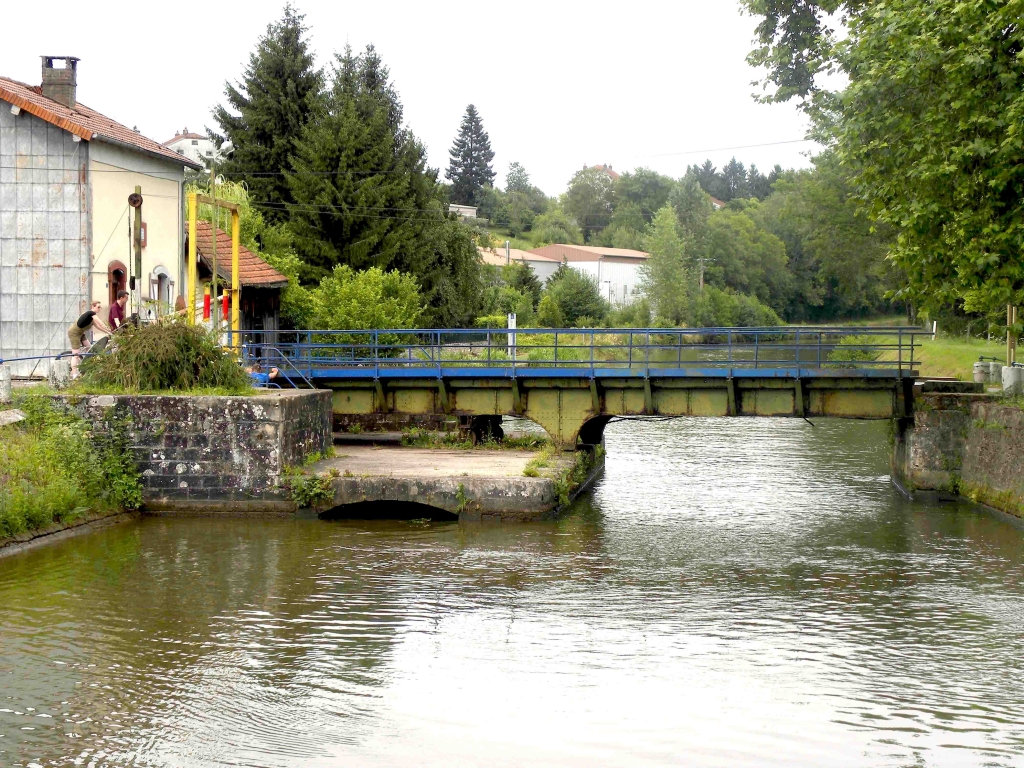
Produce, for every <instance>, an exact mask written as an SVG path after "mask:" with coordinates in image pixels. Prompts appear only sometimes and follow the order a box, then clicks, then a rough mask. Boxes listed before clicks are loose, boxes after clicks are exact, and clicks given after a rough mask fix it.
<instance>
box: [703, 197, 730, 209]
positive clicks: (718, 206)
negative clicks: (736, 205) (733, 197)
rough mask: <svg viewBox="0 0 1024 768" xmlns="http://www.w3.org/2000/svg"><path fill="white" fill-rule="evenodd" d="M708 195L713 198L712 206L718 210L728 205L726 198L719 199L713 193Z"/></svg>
mask: <svg viewBox="0 0 1024 768" xmlns="http://www.w3.org/2000/svg"><path fill="white" fill-rule="evenodd" d="M708 197H710V198H711V207H712V208H714V209H715V210H716V211H720V210H722V209H723V208H725V206H727V205H728V203H726V202H725V201H724V200H719V199H718V198H717V197H712V196H711V195H708Z"/></svg>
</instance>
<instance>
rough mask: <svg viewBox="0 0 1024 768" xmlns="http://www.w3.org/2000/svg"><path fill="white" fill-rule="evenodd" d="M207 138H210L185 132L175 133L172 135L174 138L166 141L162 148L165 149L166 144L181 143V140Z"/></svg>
mask: <svg viewBox="0 0 1024 768" xmlns="http://www.w3.org/2000/svg"><path fill="white" fill-rule="evenodd" d="M208 138H210V137H209V136H203V135H202V134H199V133H189V132H188V131H186V132H185V133H176V134H174V138H173V139H168V140H167V141H165V142H164V146H165V147H166V146H167V145H168V144H173V143H174V142H176V141H181V140H182V139H208Z"/></svg>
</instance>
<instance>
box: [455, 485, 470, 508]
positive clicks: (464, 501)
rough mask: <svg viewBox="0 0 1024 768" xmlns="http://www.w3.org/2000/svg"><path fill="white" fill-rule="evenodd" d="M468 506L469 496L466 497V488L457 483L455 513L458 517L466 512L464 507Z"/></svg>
mask: <svg viewBox="0 0 1024 768" xmlns="http://www.w3.org/2000/svg"><path fill="white" fill-rule="evenodd" d="M468 504H469V496H467V495H466V486H465V485H463V484H462V483H459V488H458V490H457V491H456V492H455V511H456V512H458V513H459V514H460V515H461V514H462V513H463V512H465V511H466V506H467V505H468Z"/></svg>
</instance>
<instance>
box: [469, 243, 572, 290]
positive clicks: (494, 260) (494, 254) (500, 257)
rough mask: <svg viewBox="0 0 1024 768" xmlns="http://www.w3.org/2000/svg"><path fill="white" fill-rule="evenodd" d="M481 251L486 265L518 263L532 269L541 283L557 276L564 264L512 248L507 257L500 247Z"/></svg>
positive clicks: (481, 257)
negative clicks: (554, 275) (556, 273)
mask: <svg viewBox="0 0 1024 768" xmlns="http://www.w3.org/2000/svg"><path fill="white" fill-rule="evenodd" d="M479 250H480V259H481V260H482V261H483V263H484V264H494V265H495V266H499V267H501V266H504V265H506V264H509V263H511V262H513V261H518V262H520V263H523V264H526V265H527V266H528V267H529V268H530V269H532V270H533V273H534V274H535V275H537V279H538V280H540V281H541V283H545V282H547V279H548V278H549V277H551V276H552V275H553V274H555V272H557V271H558V267H559V266H560V265H561V264H562V262H561V260H559V259H554V258H551V257H548V256H543V255H541V254H539V253H534V252H532V251H521V250H519V249H518V248H510V249H509V251H508V254H507V256H506V253H505V249H504V248H502V247H500V246H499V247H498V248H480V249H479Z"/></svg>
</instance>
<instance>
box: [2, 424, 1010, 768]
mask: <svg viewBox="0 0 1024 768" xmlns="http://www.w3.org/2000/svg"><path fill="white" fill-rule="evenodd" d="M887 453H888V438H887V433H886V425H884V424H877V423H874V424H872V423H844V422H827V421H820V422H817V423H816V425H815V426H810V425H809V424H807V423H805V422H800V421H795V420H782V419H779V420H771V419H750V420H725V419H708V420H680V421H673V422H661V423H639V422H630V423H624V424H616V425H613V426H611V427H609V430H608V465H607V471H606V473H605V476H604V478H603V480H601V482H600V483H599V485H598V486H597V487H596V489H595V490H594V492H593V494H591V495H590V496H588V497H586V498H584V499H581V500H580V502H579V503H577V505H576V506H575V508H574V509H573V510H572V512H571V513H570V514H568V515H566V516H565V517H563V518H562V519H561V520H559V521H557V522H554V523H550V524H538V525H522V526H472V525H468V526H460V525H458V524H454V523H451V524H422V523H407V522H365V523H364V522H338V523H325V522H317V521H301V522H297V521H272V522H261V521H240V520H231V521H214V520H203V519H147V520H144V521H143V522H141V523H139V524H133V525H128V526H121V527H115V528H112V529H108V530H104V531H99V532H96V533H93V534H90V535H87V536H83V537H78V538H74V539H70V540H68V541H65V542H62V543H60V544H55V545H52V546H49V547H46V548H43V549H39V550H36V551H32V552H27V553H23V554H21V555H18V556H15V557H11V558H7V559H4V560H0V734H2V735H0V765H2V766H8V765H10V766H19V765H20V766H35V765H40V766H48V765H85V766H121V765H135V766H169V767H170V766H175V767H177V766H183V767H187V768H191V767H193V766H228V765H230V766H236V765H237V766H274V767H277V766H287V767H289V768H291V767H293V766H364V765H365V766H472V765H480V766H518V765H571V766H588V767H589V766H626V765H628V766H649V765H699V766H747V765H749V766H755V765H756V766H768V765H806V766H919V765H927V766H932V765H935V766H940V765H941V766H946V765H993V766H1003V765H1021V764H1024V672H1022V669H1021V667H1022V660H1024V600H1022V598H1024V586H1022V582H1024V579H1022V577H1024V547H1022V543H1024V535H1022V530H1021V528H1020V527H1019V526H1018V525H1016V524H1013V523H1010V522H1008V521H1007V519H1005V518H1001V517H997V516H995V515H992V514H989V513H986V512H984V511H979V510H978V509H977V508H974V507H970V506H967V505H955V504H945V505H938V504H924V503H910V502H907V501H904V500H903V499H902V498H901V497H900V496H899V495H898V494H897V492H896V491H895V490H894V489H893V487H892V486H891V485H890V483H889V481H888V478H887V473H888V462H887Z"/></svg>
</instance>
